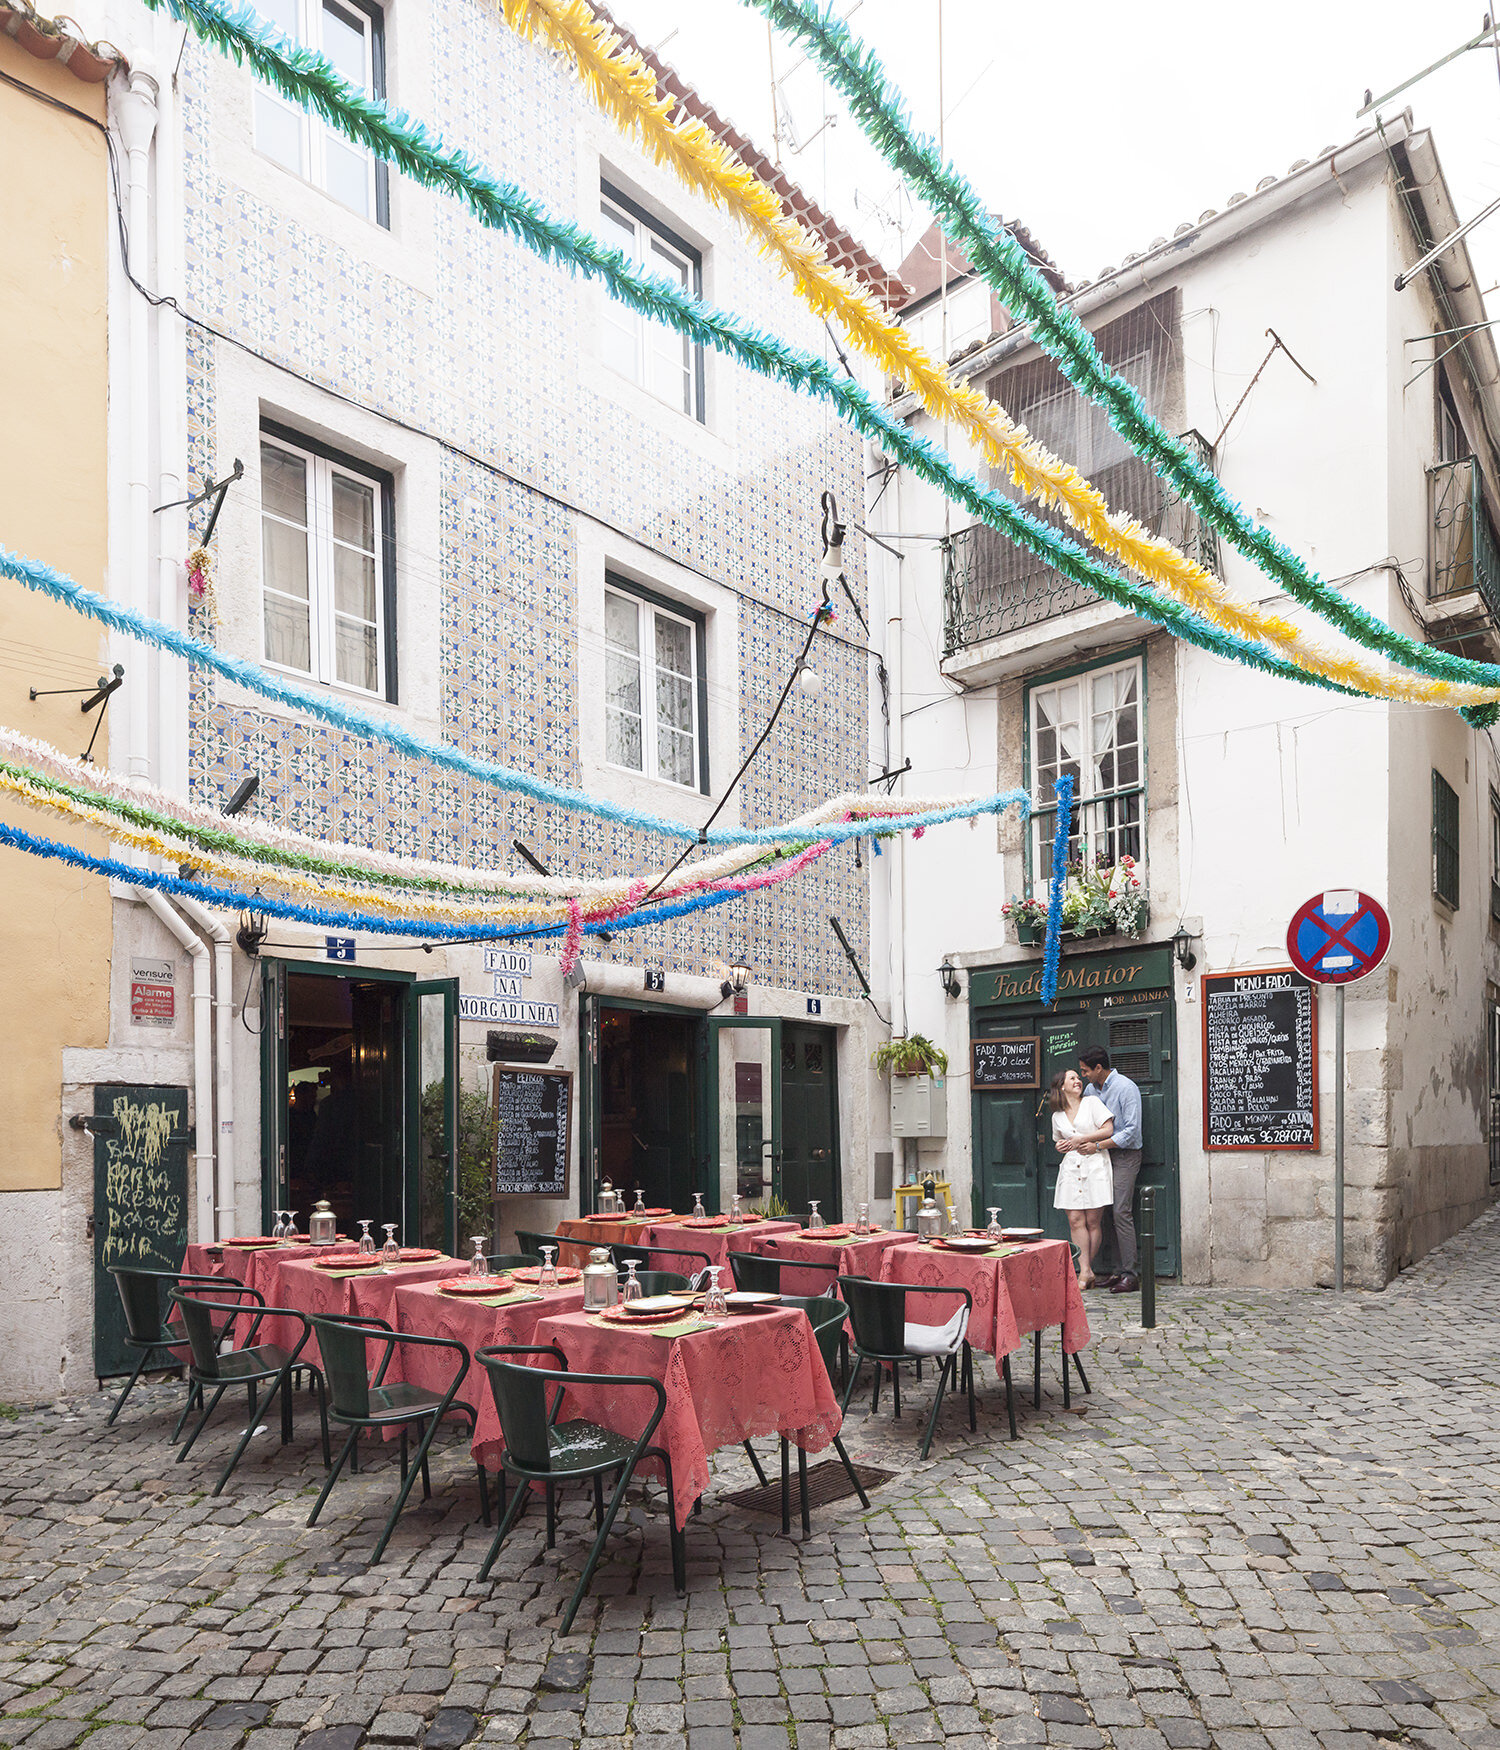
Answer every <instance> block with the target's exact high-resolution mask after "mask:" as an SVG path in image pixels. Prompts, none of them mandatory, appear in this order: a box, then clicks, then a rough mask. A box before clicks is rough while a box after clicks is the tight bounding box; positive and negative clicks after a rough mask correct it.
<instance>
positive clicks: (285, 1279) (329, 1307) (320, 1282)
mask: <svg viewBox="0 0 1500 1750" xmlns="http://www.w3.org/2000/svg"><path fill="white" fill-rule="evenodd" d="M299 1249H300V1248H299ZM467 1269H468V1265H467V1264H461V1263H459V1261H458V1260H457V1259H456V1258H433V1259H428V1260H426V1261H425V1262H423V1263H412V1264H397V1265H396V1266H395V1267H394V1268H393V1269H390V1270H387V1269H385V1268H384V1267H383V1266H380V1265H377V1266H376V1267H375V1268H374V1269H364V1270H320V1269H319V1268H318V1266H317V1264H316V1262H315V1261H313V1260H312V1259H308V1258H301V1257H297V1258H288V1257H287V1256H286V1251H285V1250H283V1251H282V1253H281V1255H280V1256H279V1257H277V1258H274V1259H273V1258H272V1257H271V1256H270V1254H268V1253H267V1254H262V1263H261V1266H260V1277H261V1281H262V1283H263V1284H264V1286H263V1287H262V1289H261V1293H262V1294H264V1295H265V1299H266V1305H267V1306H282V1307H289V1308H290V1309H291V1310H292V1311H293V1312H300V1313H306V1314H308V1315H312V1314H314V1313H316V1314H319V1315H320V1316H322V1317H324V1318H330V1319H336V1318H342V1317H344V1316H345V1315H346V1314H349V1313H355V1314H357V1315H358V1316H359V1317H360V1318H369V1319H384V1320H385V1321H386V1323H387V1324H390V1323H391V1322H392V1318H391V1315H392V1312H393V1309H394V1307H395V1301H396V1290H397V1289H398V1288H404V1287H407V1286H408V1285H409V1284H411V1283H413V1282H432V1281H435V1280H440V1279H442V1278H443V1277H451V1276H462V1275H463V1274H464V1273H465V1271H466V1270H467ZM244 1319H245V1315H244V1314H241V1320H242V1321H243V1320H244ZM300 1335H301V1332H300V1331H299V1329H298V1328H297V1326H296V1324H295V1323H294V1322H293V1321H292V1320H291V1319H287V1318H276V1317H274V1316H273V1317H271V1318H267V1319H265V1320H264V1321H263V1322H262V1324H261V1327H260V1330H259V1331H258V1332H257V1333H256V1339H255V1340H256V1342H257V1343H276V1344H279V1345H280V1347H282V1348H283V1349H292V1348H295V1346H296V1343H297V1339H298V1337H299V1336H300ZM383 1352H384V1351H383V1349H382V1348H381V1347H380V1345H378V1344H376V1345H372V1346H371V1347H370V1354H371V1356H372V1357H378V1356H379V1355H381V1354H382V1353H383ZM298 1359H299V1360H301V1361H306V1362H309V1363H311V1365H313V1366H314V1367H317V1366H321V1365H322V1357H321V1355H320V1353H319V1350H318V1339H317V1338H316V1337H315V1336H309V1337H308V1339H307V1345H306V1347H305V1348H304V1349H303V1351H302V1353H301V1355H300V1356H299V1357H298Z"/></svg>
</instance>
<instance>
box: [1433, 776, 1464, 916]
mask: <svg viewBox="0 0 1500 1750" xmlns="http://www.w3.org/2000/svg"><path fill="white" fill-rule="evenodd" d="M1432 891H1433V893H1434V894H1435V895H1436V896H1437V898H1439V899H1440V900H1442V902H1443V904H1444V905H1449V906H1452V908H1453V909H1454V911H1457V910H1458V793H1457V791H1455V790H1454V789H1453V788H1452V786H1451V785H1449V784H1448V783H1447V782H1446V781H1445V780H1444V778H1443V775H1442V773H1441V772H1436V771H1435V772H1434V773H1433V774H1432Z"/></svg>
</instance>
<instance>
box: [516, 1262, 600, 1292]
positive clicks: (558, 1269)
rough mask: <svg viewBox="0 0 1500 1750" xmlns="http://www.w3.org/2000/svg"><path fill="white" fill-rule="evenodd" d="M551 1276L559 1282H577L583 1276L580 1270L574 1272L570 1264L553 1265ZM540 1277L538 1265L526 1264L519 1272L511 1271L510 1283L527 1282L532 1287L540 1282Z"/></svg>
mask: <svg viewBox="0 0 1500 1750" xmlns="http://www.w3.org/2000/svg"><path fill="white" fill-rule="evenodd" d="M553 1274H554V1275H555V1276H556V1277H557V1280H558V1281H559V1282H577V1281H579V1280H580V1279H581V1278H582V1276H583V1272H582V1270H575V1269H574V1268H573V1266H572V1265H571V1264H555V1265H554V1266H553ZM541 1275H542V1267H541V1265H540V1264H528V1265H526V1266H524V1267H523V1268H521V1269H519V1270H512V1271H511V1273H510V1279H511V1281H512V1282H528V1283H530V1284H532V1286H533V1287H534V1286H535V1285H536V1283H537V1282H539V1281H540V1280H541Z"/></svg>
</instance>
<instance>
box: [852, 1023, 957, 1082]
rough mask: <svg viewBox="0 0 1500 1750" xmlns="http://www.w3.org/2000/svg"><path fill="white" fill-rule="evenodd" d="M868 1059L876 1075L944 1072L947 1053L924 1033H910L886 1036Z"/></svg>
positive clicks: (946, 1067) (919, 1074) (918, 1074)
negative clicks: (899, 1035)
mask: <svg viewBox="0 0 1500 1750" xmlns="http://www.w3.org/2000/svg"><path fill="white" fill-rule="evenodd" d="M870 1062H871V1063H873V1064H874V1066H875V1071H876V1073H877V1074H878V1075H883V1076H885V1075H893V1076H921V1075H933V1074H936V1075H946V1074H947V1073H948V1053H947V1052H946V1051H944V1050H943V1048H942V1046H941V1045H934V1044H933V1043H932V1041H931V1040H930V1039H929V1038H928V1037H927V1035H926V1034H925V1033H913V1034H911V1035H910V1036H909V1037H907V1038H904V1039H888V1040H887V1041H886V1042H885V1044H884V1045H880V1046H877V1047H876V1049H875V1050H874V1052H872V1053H871V1056H870Z"/></svg>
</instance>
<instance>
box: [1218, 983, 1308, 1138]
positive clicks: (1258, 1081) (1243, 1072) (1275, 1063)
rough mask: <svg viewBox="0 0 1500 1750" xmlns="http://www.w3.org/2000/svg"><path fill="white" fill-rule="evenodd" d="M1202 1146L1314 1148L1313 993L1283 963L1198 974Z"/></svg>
mask: <svg viewBox="0 0 1500 1750" xmlns="http://www.w3.org/2000/svg"><path fill="white" fill-rule="evenodd" d="M1202 997H1203V1146H1204V1148H1254V1149H1316V1148H1317V1146H1318V1008H1317V992H1316V991H1315V990H1314V988H1313V986H1312V985H1311V984H1310V983H1309V982H1308V980H1307V979H1305V978H1303V977H1302V975H1301V974H1300V973H1298V972H1294V971H1292V969H1291V968H1290V967H1285V968H1280V967H1278V968H1274V969H1272V970H1269V971H1265V972H1220V973H1205V975H1204V977H1203V980H1202Z"/></svg>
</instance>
